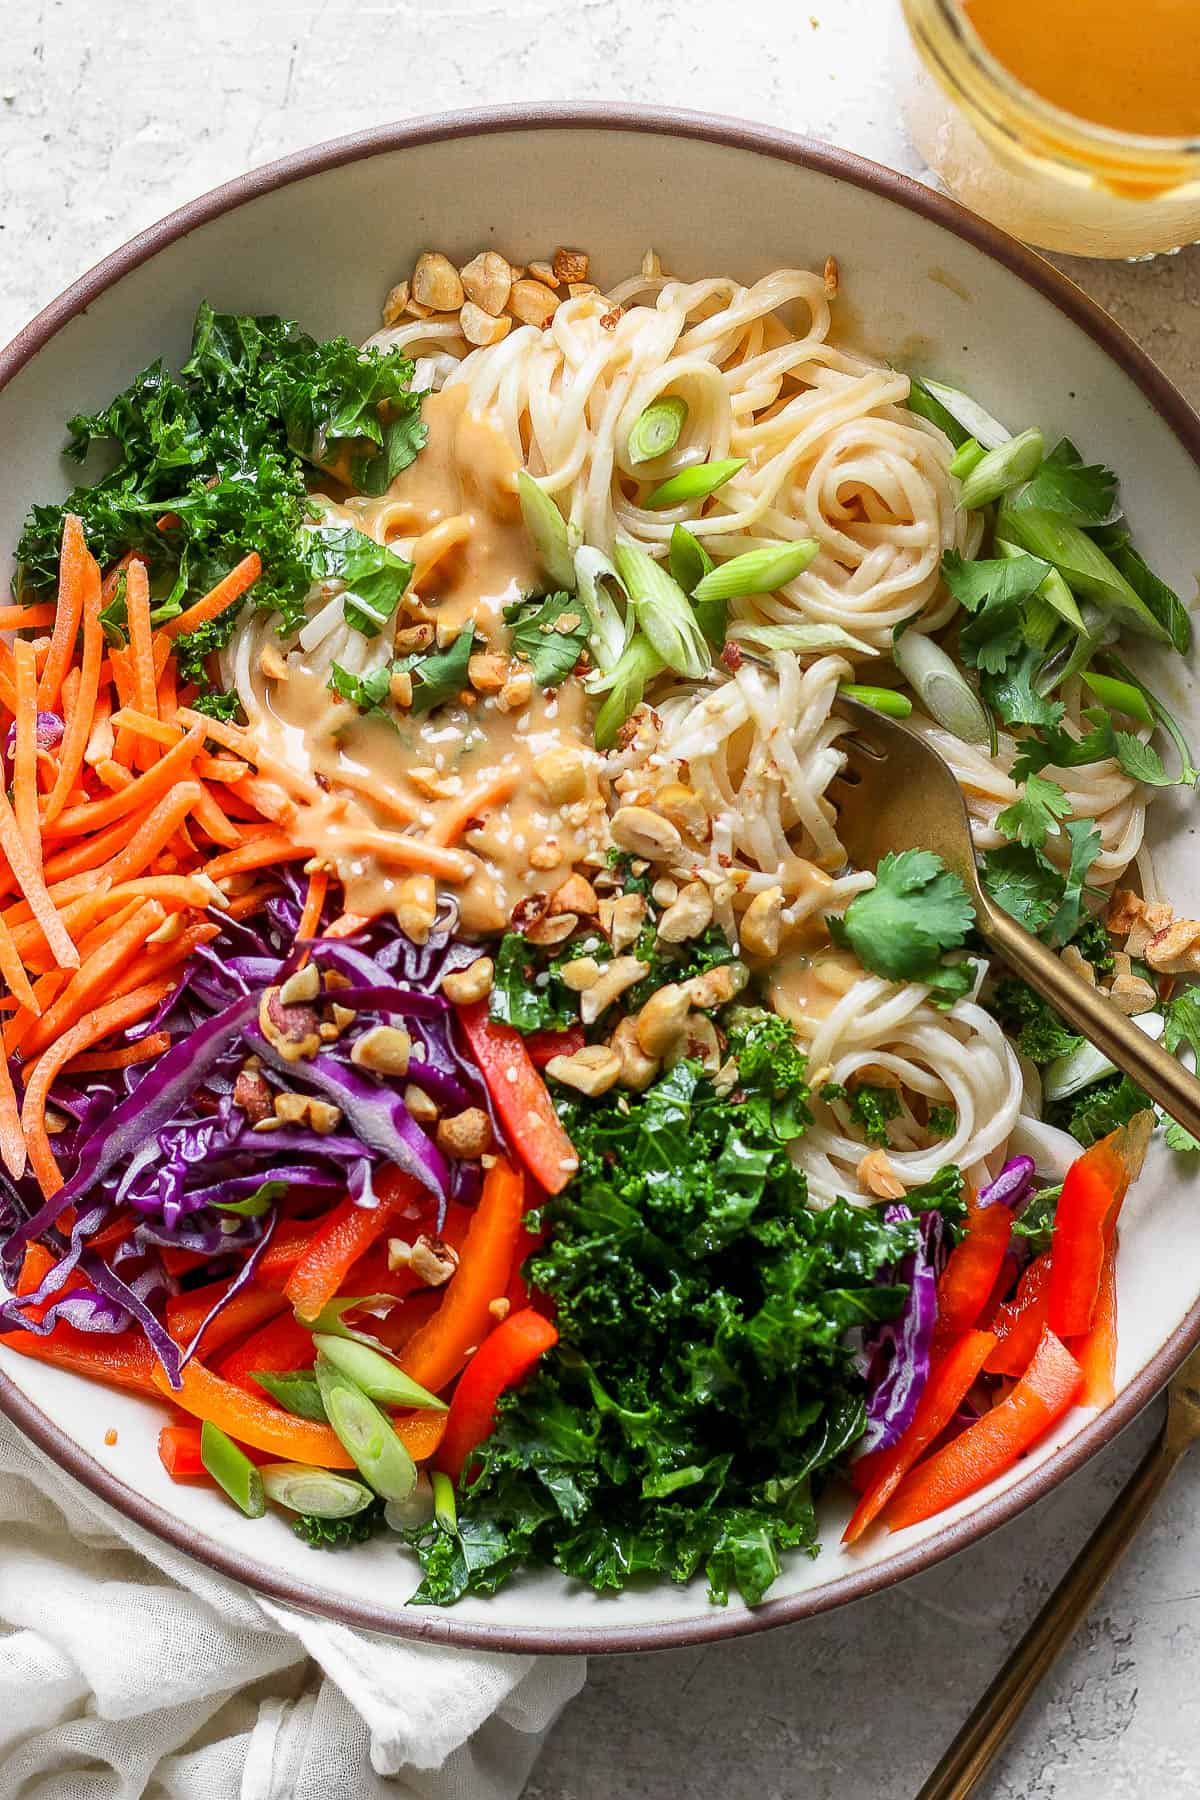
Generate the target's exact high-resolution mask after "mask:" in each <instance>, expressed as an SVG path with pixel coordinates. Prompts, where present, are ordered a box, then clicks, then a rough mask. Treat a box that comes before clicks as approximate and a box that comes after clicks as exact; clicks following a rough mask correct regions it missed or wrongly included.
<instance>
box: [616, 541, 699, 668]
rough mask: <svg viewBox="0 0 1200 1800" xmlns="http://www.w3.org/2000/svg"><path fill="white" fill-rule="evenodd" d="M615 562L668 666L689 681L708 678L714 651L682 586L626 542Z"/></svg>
mask: <svg viewBox="0 0 1200 1800" xmlns="http://www.w3.org/2000/svg"><path fill="white" fill-rule="evenodd" d="M613 560H614V561H615V562H616V565H617V572H618V574H619V575H620V577H621V580H622V581H623V582H624V583H625V587H626V589H627V591H628V594H629V598H630V601H631V602H632V605H633V609H634V612H635V613H636V615H637V622H638V624H639V625H640V626H641V628H642V630H643V631H644V632H645V634H646V636H647V637H648V638H649V640H650V642H651V643H652V644H653V646H654V648H655V649H656V650H657V651H658V654H659V655H660V656H661V657H662V659H663V661H664V662H665V663H666V665H667V667H668V668H669V669H674V670H675V672H676V674H678V675H685V676H687V678H688V679H689V680H690V681H698V680H699V679H700V677H701V676H702V675H706V674H707V673H708V671H709V669H711V668H712V651H711V650H710V649H709V647H708V643H707V642H706V640H705V636H704V633H703V631H702V630H701V629H700V625H699V622H698V621H697V618H696V615H695V613H694V612H693V611H692V606H691V602H690V601H689V599H688V597H687V595H686V594H685V593H684V591H683V589H682V588H681V587H680V585H679V583H678V582H677V581H675V580H674V579H673V578H672V577H671V576H670V575H669V574H668V573H667V571H666V569H664V568H663V567H662V565H661V564H660V563H656V562H655V560H654V558H653V557H652V556H648V555H647V554H646V552H645V551H644V550H639V548H638V547H637V545H636V544H631V543H629V542H628V541H627V540H626V539H623V538H619V539H618V540H617V542H616V543H615V544H614V545H613Z"/></svg>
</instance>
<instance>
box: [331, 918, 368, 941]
mask: <svg viewBox="0 0 1200 1800" xmlns="http://www.w3.org/2000/svg"><path fill="white" fill-rule="evenodd" d="M370 923H371V921H370V919H369V918H368V917H367V915H366V914H365V913H355V912H344V913H341V914H340V915H339V916H338V917H337V918H336V919H335V920H334V921H333V924H332V925H329V926H327V927H326V930H325V936H326V937H328V938H348V937H353V936H354V935H355V933H356V932H359V931H365V930H366V928H367V926H368V925H369V924H370Z"/></svg>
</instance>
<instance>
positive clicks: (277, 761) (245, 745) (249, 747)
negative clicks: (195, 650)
mask: <svg viewBox="0 0 1200 1800" xmlns="http://www.w3.org/2000/svg"><path fill="white" fill-rule="evenodd" d="M179 723H180V724H181V725H186V726H188V727H189V729H193V730H194V729H195V728H196V727H197V726H199V727H201V728H202V729H203V731H204V734H205V736H206V737H210V738H211V739H212V741H213V743H214V744H220V745H221V746H222V747H223V748H224V749H226V750H232V751H234V752H235V753H236V754H237V755H238V756H243V757H245V759H246V761H247V762H252V763H253V764H254V766H255V767H256V768H257V769H259V770H261V772H262V773H263V774H264V775H267V776H269V777H270V778H271V780H272V781H277V782H278V783H279V785H280V787H281V788H283V789H284V791H285V792H287V793H291V794H294V795H295V796H296V797H297V799H300V800H314V799H318V798H319V797H320V793H321V790H320V788H319V787H318V786H317V784H316V782H314V781H310V780H309V779H308V777H307V775H302V774H301V773H300V771H299V770H298V769H293V768H292V767H291V766H290V764H288V763H286V762H284V761H283V760H282V758H281V757H276V756H272V754H271V753H270V751H269V750H263V749H261V748H260V747H259V745H258V744H257V743H256V742H255V739H254V736H253V734H252V733H251V732H249V731H247V730H246V728H245V726H243V725H231V724H230V723H229V721H228V720H227V719H210V718H209V717H208V715H207V714H206V713H197V712H192V711H191V709H190V708H189V707H186V706H181V707H180V709H179Z"/></svg>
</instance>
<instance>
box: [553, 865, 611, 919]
mask: <svg viewBox="0 0 1200 1800" xmlns="http://www.w3.org/2000/svg"><path fill="white" fill-rule="evenodd" d="M599 905H600V902H599V901H598V900H597V898H596V890H595V888H594V887H593V886H592V884H591V882H590V881H587V880H585V878H584V877H583V876H582V875H568V876H567V879H566V880H565V881H564V882H563V883H562V885H561V886H560V887H556V888H555V890H554V892H553V893H552V894H551V896H550V911H551V912H552V913H561V912H573V913H582V914H583V915H584V916H585V917H587V918H592V917H594V916H595V914H596V912H597V910H598V909H599Z"/></svg>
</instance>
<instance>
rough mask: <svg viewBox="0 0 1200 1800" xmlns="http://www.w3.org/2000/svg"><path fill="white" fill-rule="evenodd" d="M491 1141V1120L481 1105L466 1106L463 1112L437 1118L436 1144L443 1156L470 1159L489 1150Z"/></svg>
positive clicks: (461, 1159)
mask: <svg viewBox="0 0 1200 1800" xmlns="http://www.w3.org/2000/svg"><path fill="white" fill-rule="evenodd" d="M492 1143H493V1138H492V1122H491V1120H490V1119H489V1118H488V1116H487V1114H486V1113H485V1112H484V1111H483V1110H482V1108H481V1107H478V1106H468V1107H467V1109H466V1111H465V1112H460V1113H454V1114H453V1115H452V1116H451V1117H450V1118H448V1119H439V1120H438V1128H437V1146H438V1149H439V1150H440V1151H441V1152H442V1154H443V1155H444V1156H453V1157H455V1158H457V1159H458V1160H460V1161H463V1160H471V1159H474V1158H475V1157H477V1156H482V1155H483V1154H484V1153H485V1152H486V1151H488V1150H490V1149H491V1148H492Z"/></svg>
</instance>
